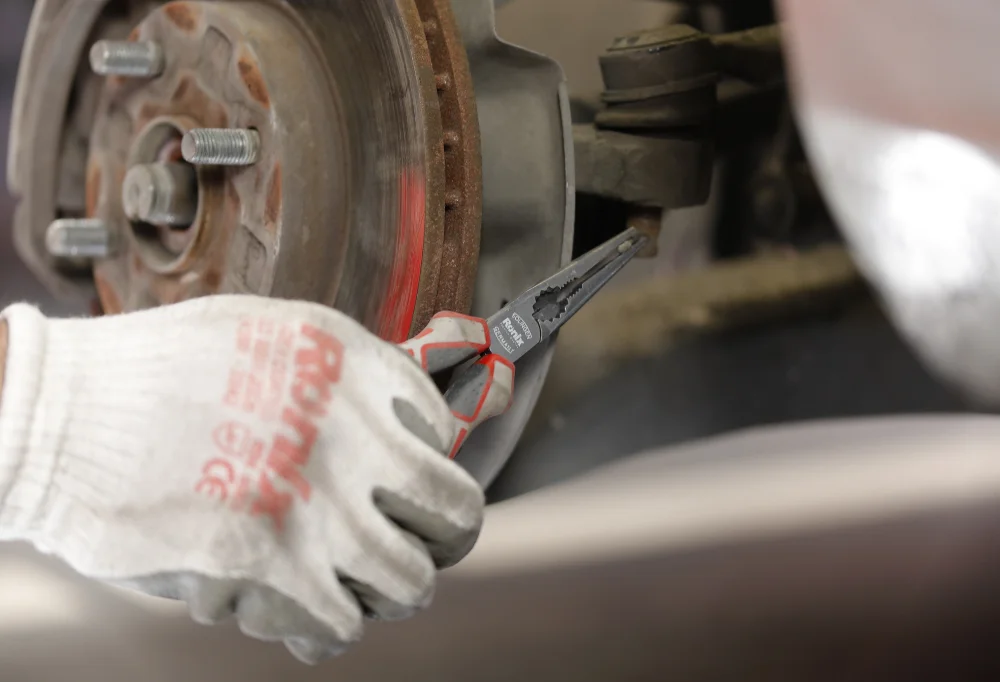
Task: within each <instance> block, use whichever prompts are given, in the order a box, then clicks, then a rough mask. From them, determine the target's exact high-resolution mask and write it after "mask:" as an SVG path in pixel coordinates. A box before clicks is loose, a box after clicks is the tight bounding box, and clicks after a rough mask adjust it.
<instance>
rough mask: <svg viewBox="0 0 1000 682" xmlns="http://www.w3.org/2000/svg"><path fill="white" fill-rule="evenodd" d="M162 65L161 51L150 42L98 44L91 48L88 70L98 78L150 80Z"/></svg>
mask: <svg viewBox="0 0 1000 682" xmlns="http://www.w3.org/2000/svg"><path fill="white" fill-rule="evenodd" d="M164 62H165V58H164V54H163V48H162V47H161V46H160V44H159V43H155V42H153V41H150V40H144V41H135V42H132V41H127V40H98V41H97V42H96V43H94V45H93V47H91V48H90V68H91V69H93V70H94V73H96V74H98V75H99V76H125V77H131V78H152V77H155V76H159V75H160V74H161V73H163V66H164Z"/></svg>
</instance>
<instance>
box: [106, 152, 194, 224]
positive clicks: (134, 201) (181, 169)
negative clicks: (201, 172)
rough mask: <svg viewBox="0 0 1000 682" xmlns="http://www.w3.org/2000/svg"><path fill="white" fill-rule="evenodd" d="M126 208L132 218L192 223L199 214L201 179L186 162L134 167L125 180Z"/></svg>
mask: <svg viewBox="0 0 1000 682" xmlns="http://www.w3.org/2000/svg"><path fill="white" fill-rule="evenodd" d="M122 209H123V210H124V211H125V216H126V217H127V218H128V219H129V220H134V221H141V222H144V223H152V224H154V225H169V226H170V227H182V226H188V225H190V224H191V223H193V222H194V219H195V217H196V216H197V214H198V178H197V176H196V173H195V170H194V168H192V167H191V166H190V165H188V164H186V163H177V162H172V163H149V164H139V165H136V166H132V167H131V168H130V169H129V171H128V173H127V174H126V175H125V180H124V182H123V183H122Z"/></svg>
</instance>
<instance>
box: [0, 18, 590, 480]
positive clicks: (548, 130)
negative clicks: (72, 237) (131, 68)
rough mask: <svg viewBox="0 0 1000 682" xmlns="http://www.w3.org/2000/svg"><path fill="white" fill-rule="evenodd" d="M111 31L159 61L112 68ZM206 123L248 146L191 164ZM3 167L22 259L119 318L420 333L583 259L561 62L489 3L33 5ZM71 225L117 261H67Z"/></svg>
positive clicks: (502, 451) (533, 379)
mask: <svg viewBox="0 0 1000 682" xmlns="http://www.w3.org/2000/svg"><path fill="white" fill-rule="evenodd" d="M102 40H103V41H112V42H113V43H114V44H115V45H118V46H121V45H122V44H126V45H133V46H134V45H154V46H156V48H157V49H158V50H160V51H161V52H162V56H163V60H162V64H161V63H159V62H157V64H158V66H157V68H156V69H153V70H150V71H149V73H146V75H143V76H138V77H137V76H135V75H127V74H123V73H120V72H119V73H112V75H107V74H106V73H105V74H99V73H94V72H93V71H92V70H91V65H90V64H88V59H87V55H88V52H89V50H90V49H91V46H92V45H94V44H95V41H102ZM108 54H110V52H109V53H108ZM98 70H100V69H98ZM206 129H211V130H215V131H218V130H225V131H226V132H227V134H228V133H232V134H234V135H236V136H237V137H239V138H240V139H241V140H243V144H244V145H245V148H244V149H242V151H240V152H239V154H237V156H240V155H242V154H243V153H244V152H248V150H249V151H250V152H252V153H250V154H249V155H248V156H247V157H246V158H245V159H241V160H240V163H238V164H236V165H220V164H218V163H217V162H212V163H205V162H199V160H198V159H197V158H190V157H188V158H189V160H190V161H191V163H188V161H185V156H186V155H185V154H183V153H182V147H183V146H184V145H182V144H181V139H182V138H183V136H184V134H185V133H188V132H190V131H199V134H200V133H204V132H205V131H206ZM216 142H217V140H216ZM213 144H215V142H213ZM248 153H249V152H248ZM234 158H235V157H234ZM8 167H9V172H8V178H9V182H10V185H11V189H12V192H13V194H15V196H17V197H18V198H19V199H20V204H19V209H18V214H17V217H16V220H15V241H16V243H17V246H18V250H19V252H20V254H21V256H22V258H23V259H24V260H25V262H26V263H28V265H29V266H30V267H31V268H32V269H33V271H34V272H35V273H36V275H37V276H38V277H39V278H40V279H42V280H43V281H44V282H45V283H46V284H47V285H48V286H49V288H50V289H51V290H52V291H53V292H55V293H57V294H62V295H70V296H74V295H75V296H82V297H90V296H93V295H94V294H95V293H96V294H97V297H98V298H99V300H100V302H101V306H102V308H103V309H104V311H105V312H108V313H116V312H120V311H127V310H136V309H141V308H146V307H150V306H155V305H160V304H165V303H171V302H175V301H180V300H184V299H188V298H192V297H197V296H204V295H208V294H213V293H225V292H236V293H253V294H259V295H265V296H274V297H282V298H294V299H303V300H311V301H317V302H321V303H325V304H327V305H330V306H333V307H336V308H338V309H340V310H342V311H344V312H346V313H348V314H349V315H351V316H352V317H354V318H355V319H357V320H359V321H360V322H361V323H363V324H364V325H365V326H367V327H368V328H369V329H371V330H372V331H374V332H376V333H377V334H379V335H380V336H382V337H383V338H385V339H387V340H391V341H401V340H404V339H406V338H408V337H409V336H410V335H411V334H413V333H414V332H416V331H418V330H419V329H421V328H422V327H423V326H424V325H425V323H426V322H427V320H428V319H429V318H430V317H431V316H432V315H433V314H434V313H435V312H437V311H439V310H457V311H471V312H473V313H474V314H478V315H481V316H488V315H489V314H491V313H492V312H494V311H495V310H496V309H498V308H499V307H500V306H501V305H502V304H503V302H504V301H505V300H508V299H510V298H513V297H514V296H516V295H517V294H519V293H520V292H521V291H522V290H524V289H526V288H527V287H529V286H531V285H533V284H534V283H535V282H537V281H539V280H541V279H542V278H544V277H545V276H547V275H549V274H551V273H552V272H553V271H554V270H555V269H557V268H558V267H559V266H560V265H561V264H562V263H564V262H565V261H566V260H567V259H568V256H569V253H570V247H571V235H572V217H573V211H572V205H573V204H572V201H573V176H572V147H571V142H570V135H569V119H568V97H567V95H566V91H565V86H564V79H563V75H562V71H561V69H560V68H559V67H558V65H557V64H555V63H554V62H552V61H551V60H549V59H546V58H544V57H542V56H540V55H537V54H534V53H530V52H528V51H525V50H522V49H520V48H516V47H514V46H511V45H508V44H505V43H503V42H502V41H500V40H499V39H498V38H497V37H496V34H495V31H494V27H493V3H492V0H364V1H361V2H359V1H358V0H294V1H282V0H246V1H243V0H239V1H237V0H215V1H205V2H170V3H164V2H159V1H156V0H107V1H104V2H102V1H101V0H38V2H37V3H36V5H35V10H34V13H33V16H32V25H31V27H30V30H29V36H28V40H27V45H26V47H25V51H24V54H23V56H22V63H21V70H20V72H19V75H18V88H17V93H16V97H15V107H14V114H13V123H12V131H11V149H10V157H9V160H8ZM157 178H159V180H157ZM126 179H128V181H126ZM157 182H162V183H165V185H164V186H170V187H173V188H174V190H171V192H170V193H169V197H167V199H164V196H161V195H162V194H163V192H161V191H160V189H157V187H158V185H157V184H156V183H157ZM175 190H176V191H175ZM56 219H65V220H60V221H59V222H60V223H61V229H62V228H65V229H67V230H69V228H71V227H73V224H76V225H77V226H81V227H85V228H86V229H84V230H83V233H85V235H86V236H87V239H88V240H90V241H88V244H87V246H88V248H91V247H94V246H95V244H96V246H97V247H100V248H97V250H96V251H92V252H91V253H90V255H91V256H92V257H90V258H88V259H87V260H83V259H80V258H77V257H75V255H78V254H75V253H71V254H70V255H73V256H74V257H67V253H57V252H55V251H57V250H58V249H55V250H54V246H58V247H59V248H63V250H64V251H65V248H64V247H65V246H66V245H67V243H68V242H66V241H65V240H63V241H59V240H55V241H53V240H52V239H51V236H52V233H51V230H50V225H51V224H53V221H54V220H56ZM83 220H86V222H85V223H84V222H82V221H83ZM101 228H103V232H102V229H101ZM47 234H48V236H49V239H48V240H47V238H46V237H47ZM95 234H96V235H97V237H98V238H97V240H96V242H95V241H94V235H95ZM102 234H104V235H106V236H107V239H106V240H104V241H102V239H101V238H100V237H101V235H102ZM64 236H65V235H64ZM550 359H551V348H544V349H539V350H538V351H536V352H535V353H533V354H532V356H531V357H530V358H525V359H524V361H522V362H521V363H520V364H519V367H518V381H517V387H516V389H515V400H514V407H513V409H512V410H511V412H510V413H509V414H508V415H506V416H504V417H503V418H501V419H497V420H494V421H492V422H491V423H489V424H487V425H486V426H484V427H482V428H481V429H480V430H479V431H478V432H477V433H476V434H474V437H473V438H471V439H470V440H469V441H468V442H467V444H466V446H465V448H464V449H463V452H462V454H461V458H460V459H461V461H462V463H463V464H464V465H466V466H468V467H469V468H470V469H471V470H472V471H473V473H475V474H476V475H477V477H478V478H479V480H480V481H481V482H483V483H487V482H488V481H489V480H491V479H492V478H493V476H494V475H495V474H496V472H497V470H498V469H499V467H500V466H501V465H502V463H503V462H504V461H505V460H506V459H507V457H508V456H509V454H510V453H511V451H512V450H513V448H514V446H515V444H516V442H517V439H518V437H519V435H520V433H521V431H522V430H523V427H524V424H525V422H526V420H527V418H528V415H529V414H530V412H531V409H532V406H533V405H534V402H535V400H536V398H537V395H538V392H539V390H540V387H541V383H542V381H543V380H544V378H545V375H546V373H547V370H548V365H549V361H550Z"/></svg>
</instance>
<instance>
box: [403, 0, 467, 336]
mask: <svg viewBox="0 0 1000 682" xmlns="http://www.w3.org/2000/svg"><path fill="white" fill-rule="evenodd" d="M415 2H416V7H417V11H418V12H419V13H420V19H421V21H422V22H423V29H424V37H425V38H426V40H427V47H428V50H429V53H430V60H431V66H432V67H433V70H434V82H435V86H436V88H437V95H438V101H439V105H440V116H441V128H442V140H443V144H442V145H441V146H440V147H437V148H436V149H433V150H432V156H435V155H437V156H440V158H441V161H440V162H441V163H443V165H444V233H443V239H442V243H441V252H440V253H441V255H440V258H441V262H442V264H443V267H441V269H440V275H439V279H438V282H437V288H438V292H437V296H436V297H435V298H434V299H433V300H432V299H431V298H430V297H425V298H424V300H423V301H422V302H421V303H422V307H421V308H420V309H418V310H416V311H415V312H414V316H415V317H416V318H417V319H419V320H424V319H426V318H428V317H429V316H430V315H433V314H435V313H437V312H438V311H439V310H442V309H444V310H468V309H469V308H470V307H471V305H472V296H473V293H474V291H475V282H476V272H477V264H478V260H479V245H480V236H481V226H482V221H483V176H482V156H481V153H480V147H481V141H480V136H479V121H478V114H477V108H476V96H475V91H474V89H473V83H472V73H471V71H470V68H469V61H468V56H467V55H466V52H465V46H464V45H463V44H462V37H461V36H460V35H459V32H458V25H457V23H456V21H455V16H454V14H453V13H452V11H451V6H450V4H449V0H415Z"/></svg>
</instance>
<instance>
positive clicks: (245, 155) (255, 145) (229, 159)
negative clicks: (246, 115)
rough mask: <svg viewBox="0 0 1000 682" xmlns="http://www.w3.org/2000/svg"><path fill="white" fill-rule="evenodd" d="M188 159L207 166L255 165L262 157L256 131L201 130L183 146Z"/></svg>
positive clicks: (188, 135)
mask: <svg viewBox="0 0 1000 682" xmlns="http://www.w3.org/2000/svg"><path fill="white" fill-rule="evenodd" d="M181 151H182V153H183V154H184V160H185V161H187V162H188V163H194V164H198V165H204V166H252V165H253V164H255V163H257V159H258V157H259V156H260V135H259V134H258V133H257V131H256V130H237V129H232V130H227V129H224V128H223V129H218V128H197V129H195V130H189V131H188V132H187V133H185V135H184V141H183V142H182V143H181Z"/></svg>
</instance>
